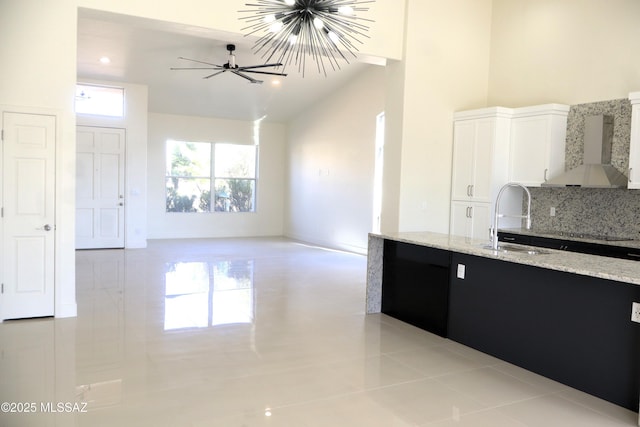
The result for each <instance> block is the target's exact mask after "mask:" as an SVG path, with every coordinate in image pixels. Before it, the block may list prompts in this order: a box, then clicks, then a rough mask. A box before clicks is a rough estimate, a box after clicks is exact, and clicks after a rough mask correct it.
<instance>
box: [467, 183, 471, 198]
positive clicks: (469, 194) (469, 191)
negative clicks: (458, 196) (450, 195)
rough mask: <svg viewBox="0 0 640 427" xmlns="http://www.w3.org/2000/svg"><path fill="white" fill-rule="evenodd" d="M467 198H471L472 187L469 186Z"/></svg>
mask: <svg viewBox="0 0 640 427" xmlns="http://www.w3.org/2000/svg"><path fill="white" fill-rule="evenodd" d="M467 196H469V197H471V186H470V185H467Z"/></svg>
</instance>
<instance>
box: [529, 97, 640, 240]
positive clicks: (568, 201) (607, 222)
mask: <svg viewBox="0 0 640 427" xmlns="http://www.w3.org/2000/svg"><path fill="white" fill-rule="evenodd" d="M597 114H606V115H611V116H613V117H614V136H613V147H612V153H611V164H612V165H613V166H614V167H615V168H616V169H618V170H619V171H620V172H622V173H624V174H625V175H626V173H627V170H628V168H629V142H630V140H631V103H630V102H629V100H628V99H617V100H612V101H602V102H593V103H588V104H579V105H572V106H571V108H570V110H569V116H568V118H567V139H566V143H567V144H566V148H565V155H566V169H567V170H570V169H573V168H575V167H576V166H579V165H580V164H581V163H582V156H583V148H584V144H583V137H584V118H585V117H586V116H591V115H597ZM530 190H531V196H532V204H531V216H532V228H533V229H534V230H539V231H553V232H569V233H571V232H573V233H587V234H598V235H608V236H616V237H626V238H632V239H637V240H640V191H638V190H627V189H609V188H606V189H594V188H575V187H568V188H546V187H536V188H530ZM552 207H554V208H555V211H556V214H555V216H553V217H552V216H550V211H551V208H552Z"/></svg>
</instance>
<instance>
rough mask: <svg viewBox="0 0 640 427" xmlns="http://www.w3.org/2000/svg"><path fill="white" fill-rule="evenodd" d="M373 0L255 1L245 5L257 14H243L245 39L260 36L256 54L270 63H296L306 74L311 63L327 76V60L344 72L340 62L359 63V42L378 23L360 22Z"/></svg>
mask: <svg viewBox="0 0 640 427" xmlns="http://www.w3.org/2000/svg"><path fill="white" fill-rule="evenodd" d="M373 2H374V0H368V1H353V0H254V2H253V3H245V5H246V6H249V7H251V8H253V9H250V10H246V11H240V12H241V13H249V14H251V15H250V16H242V17H241V18H240V19H243V20H246V21H247V22H248V23H249V24H250V25H249V26H248V27H246V28H243V29H242V31H248V32H247V33H246V34H245V35H247V36H248V35H258V36H259V38H258V39H257V40H256V42H255V44H254V47H253V49H254V51H255V52H256V53H262V57H263V58H265V62H271V61H275V62H279V63H282V64H284V65H285V66H286V65H288V64H292V63H294V64H296V65H297V66H298V70H299V71H301V72H302V74H303V75H304V70H305V68H306V58H307V57H310V58H312V59H313V61H314V62H315V63H316V65H317V68H318V71H319V72H322V73H324V74H325V75H326V74H327V67H326V66H325V59H326V60H327V61H328V63H329V65H330V66H331V68H332V69H333V70H336V69H339V68H340V64H339V60H340V59H342V60H344V61H345V62H347V63H348V62H349V60H348V59H347V56H350V57H352V58H357V56H356V53H355V52H356V51H358V48H357V47H356V44H362V42H361V41H360V40H359V37H368V36H367V35H366V34H365V32H366V31H368V30H369V27H368V26H367V25H365V24H364V23H363V22H373V21H371V20H369V19H364V18H361V17H358V16H357V14H358V13H360V12H365V11H368V10H369V8H368V7H362V5H363V4H367V3H373Z"/></svg>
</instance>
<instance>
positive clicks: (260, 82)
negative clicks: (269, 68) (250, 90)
mask: <svg viewBox="0 0 640 427" xmlns="http://www.w3.org/2000/svg"><path fill="white" fill-rule="evenodd" d="M231 72H232V73H233V74H235V75H236V76H240V77H242V78H243V79H247V80H249V81H250V82H251V83H256V84H262V80H256V79H254V78H253V77H249V76H246V75H244V74H242V73H241V72H239V71H237V70H231Z"/></svg>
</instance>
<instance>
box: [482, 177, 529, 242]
mask: <svg viewBox="0 0 640 427" xmlns="http://www.w3.org/2000/svg"><path fill="white" fill-rule="evenodd" d="M509 187H520V188H522V189H523V190H524V192H525V193H526V194H527V214H526V215H519V216H512V215H508V216H511V217H513V218H526V219H527V230H529V229H530V228H531V192H530V191H529V189H528V188H527V187H525V186H524V185H522V184H518V183H517V182H510V183H508V184H505V185H503V186H502V188H501V189H500V191H498V196H497V197H496V205H495V207H494V212H493V227H491V248H492V249H493V250H494V251H497V250H498V219H499V218H500V217H504V216H507V215H502V214H500V198H501V197H502V193H503V192H504V190H506V189H507V188H509Z"/></svg>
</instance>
